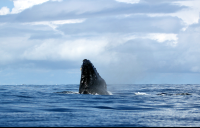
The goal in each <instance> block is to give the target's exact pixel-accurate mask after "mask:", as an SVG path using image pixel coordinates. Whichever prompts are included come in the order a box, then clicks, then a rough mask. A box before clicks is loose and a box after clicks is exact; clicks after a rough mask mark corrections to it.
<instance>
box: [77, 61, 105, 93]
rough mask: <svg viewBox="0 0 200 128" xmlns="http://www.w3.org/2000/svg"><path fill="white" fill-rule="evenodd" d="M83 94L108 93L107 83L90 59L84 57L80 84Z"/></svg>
mask: <svg viewBox="0 0 200 128" xmlns="http://www.w3.org/2000/svg"><path fill="white" fill-rule="evenodd" d="M79 93H81V94H100V95H101V94H102V95H107V94H108V92H107V85H106V83H105V81H104V79H103V78H101V76H100V75H99V73H98V72H97V70H96V68H95V67H94V65H93V64H92V63H91V61H90V60H87V59H84V60H83V64H82V66H81V80H80V86H79Z"/></svg>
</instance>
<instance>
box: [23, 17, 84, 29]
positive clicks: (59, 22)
mask: <svg viewBox="0 0 200 128" xmlns="http://www.w3.org/2000/svg"><path fill="white" fill-rule="evenodd" d="M84 21H85V19H71V20H55V21H40V22H28V23H24V24H30V25H47V26H50V27H51V28H53V29H56V28H57V27H58V25H63V24H74V23H82V22H84Z"/></svg>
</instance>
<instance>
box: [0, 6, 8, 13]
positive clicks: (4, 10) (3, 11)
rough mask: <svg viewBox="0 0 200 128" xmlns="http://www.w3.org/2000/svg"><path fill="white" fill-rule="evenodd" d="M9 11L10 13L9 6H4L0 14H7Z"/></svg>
mask: <svg viewBox="0 0 200 128" xmlns="http://www.w3.org/2000/svg"><path fill="white" fill-rule="evenodd" d="M9 13H10V9H9V8H7V7H2V8H1V9H0V15H7V14H9Z"/></svg>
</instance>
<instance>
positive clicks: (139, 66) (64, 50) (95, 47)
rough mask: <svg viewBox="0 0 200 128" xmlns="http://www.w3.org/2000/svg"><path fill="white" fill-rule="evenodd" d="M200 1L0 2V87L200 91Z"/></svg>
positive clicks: (84, 0) (0, 0)
mask: <svg viewBox="0 0 200 128" xmlns="http://www.w3.org/2000/svg"><path fill="white" fill-rule="evenodd" d="M199 18H200V1H199V0H0V85H15V84H37V85H41V84H44V85H51V84H79V83H80V77H81V71H80V67H81V65H82V61H83V59H89V60H90V61H91V62H92V63H93V65H94V66H95V68H96V69H97V71H98V72H99V74H100V76H101V77H102V78H103V79H104V80H105V81H106V83H107V84H200V22H199Z"/></svg>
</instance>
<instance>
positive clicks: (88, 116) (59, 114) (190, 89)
mask: <svg viewBox="0 0 200 128" xmlns="http://www.w3.org/2000/svg"><path fill="white" fill-rule="evenodd" d="M78 88H79V85H69V84H68V85H0V127H3V126H5V127H6V126H7V127H11V126H15V127H25V126H26V127H30V126H32V127H33V126H35V127H41V126H43V127H58V126H60V127H64V126H90V127H93V126H105V127H107V126H137V127H140V126H141V127H145V126H146V127H154V126H165V127H168V126H169V127H173V126H200V85H192V84H187V85H180V84H179V85H172V84H170V85H165V84H160V85H158V84H157V85H153V84H138V85H136V84H132V85H108V90H109V91H110V92H111V93H112V95H84V94H78Z"/></svg>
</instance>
